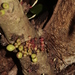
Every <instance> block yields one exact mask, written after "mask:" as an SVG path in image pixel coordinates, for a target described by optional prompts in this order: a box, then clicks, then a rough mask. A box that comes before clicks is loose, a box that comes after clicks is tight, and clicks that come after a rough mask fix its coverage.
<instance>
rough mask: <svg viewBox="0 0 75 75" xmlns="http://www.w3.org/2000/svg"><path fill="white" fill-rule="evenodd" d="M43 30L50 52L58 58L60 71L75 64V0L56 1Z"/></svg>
mask: <svg viewBox="0 0 75 75" xmlns="http://www.w3.org/2000/svg"><path fill="white" fill-rule="evenodd" d="M44 30H45V31H46V32H47V33H48V37H47V42H48V44H49V46H48V47H49V49H50V51H55V53H56V56H58V58H57V59H58V64H59V67H60V70H62V69H63V68H65V67H67V66H68V65H70V64H72V63H75V60H74V59H75V0H58V2H57V5H56V7H55V9H54V12H53V15H52V17H51V19H50V20H49V22H48V23H47V25H46V27H45V28H44ZM59 58H60V59H59ZM56 66H57V65H56Z"/></svg>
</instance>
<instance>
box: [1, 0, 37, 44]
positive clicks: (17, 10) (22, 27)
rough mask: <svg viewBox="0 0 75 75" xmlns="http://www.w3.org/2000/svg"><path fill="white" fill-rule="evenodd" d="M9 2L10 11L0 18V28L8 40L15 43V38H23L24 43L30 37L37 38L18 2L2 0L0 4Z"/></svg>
mask: <svg viewBox="0 0 75 75" xmlns="http://www.w3.org/2000/svg"><path fill="white" fill-rule="evenodd" d="M4 2H7V3H8V4H9V9H3V10H5V14H4V15H2V16H0V24H1V25H0V26H1V28H2V29H3V31H4V33H5V35H6V38H7V40H8V41H9V42H10V43H13V42H14V41H15V40H14V39H13V37H16V38H17V36H18V37H22V40H23V42H24V41H25V40H28V36H31V37H32V38H33V37H34V36H35V37H37V33H36V31H35V30H34V29H33V27H32V26H31V24H30V22H29V21H28V18H27V17H26V15H24V12H23V10H22V7H21V5H20V3H19V1H18V0H14V1H13V0H7V1H6V0H1V1H0V4H2V3H4Z"/></svg>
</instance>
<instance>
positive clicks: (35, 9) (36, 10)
mask: <svg viewBox="0 0 75 75" xmlns="http://www.w3.org/2000/svg"><path fill="white" fill-rule="evenodd" d="M42 9H43V6H42V4H37V5H35V6H34V7H33V8H31V9H30V12H31V13H33V14H36V15H38V14H39V13H40V12H41V11H42Z"/></svg>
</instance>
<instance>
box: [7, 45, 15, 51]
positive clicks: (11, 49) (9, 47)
mask: <svg viewBox="0 0 75 75" xmlns="http://www.w3.org/2000/svg"><path fill="white" fill-rule="evenodd" d="M6 49H7V50H8V51H13V50H14V49H15V46H14V45H12V44H9V45H8V46H7V47H6Z"/></svg>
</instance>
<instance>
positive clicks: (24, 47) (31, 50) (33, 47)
mask: <svg viewBox="0 0 75 75" xmlns="http://www.w3.org/2000/svg"><path fill="white" fill-rule="evenodd" d="M28 39H29V40H28V41H25V42H24V43H22V42H21V40H20V39H17V40H16V42H15V43H14V44H9V45H8V46H7V50H8V51H13V50H15V49H17V50H18V52H17V58H22V57H25V56H31V58H32V61H33V62H36V61H37V53H38V52H40V51H44V50H45V43H44V38H43V37H41V38H39V39H37V38H33V39H32V38H31V37H30V36H29V37H28Z"/></svg>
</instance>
